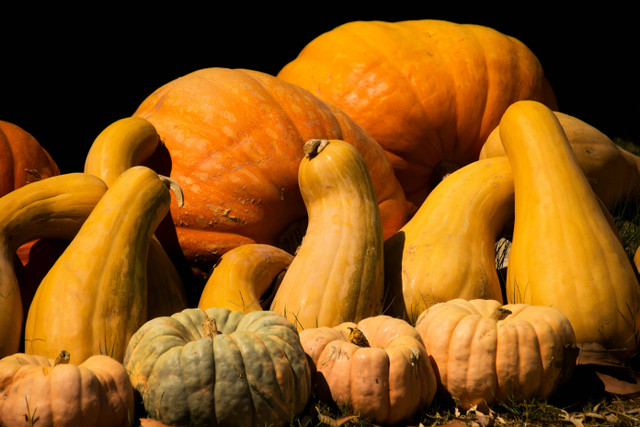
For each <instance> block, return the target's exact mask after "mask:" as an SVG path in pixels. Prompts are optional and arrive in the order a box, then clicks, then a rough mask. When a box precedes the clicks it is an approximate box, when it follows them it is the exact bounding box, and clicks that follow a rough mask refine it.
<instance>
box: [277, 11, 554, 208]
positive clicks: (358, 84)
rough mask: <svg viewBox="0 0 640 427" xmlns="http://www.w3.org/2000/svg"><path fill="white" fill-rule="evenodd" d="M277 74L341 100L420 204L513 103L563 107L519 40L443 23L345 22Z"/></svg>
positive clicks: (469, 157)
mask: <svg viewBox="0 0 640 427" xmlns="http://www.w3.org/2000/svg"><path fill="white" fill-rule="evenodd" d="M278 77H279V78H281V79H283V80H286V81H288V82H291V83H294V84H297V85H299V86H301V87H304V88H306V89H308V90H309V91H311V92H312V93H313V94H315V95H317V96H318V97H320V98H321V99H323V100H325V101H327V102H330V103H332V104H334V105H336V106H337V107H338V108H340V109H341V110H342V111H344V112H345V113H346V114H348V115H349V117H351V118H352V119H353V120H354V121H355V122H356V123H358V124H359V125H360V126H362V127H363V128H364V130H365V131H367V132H368V133H369V134H370V135H371V136H372V137H373V138H374V139H376V140H377V141H378V142H379V143H380V145H382V146H383V147H384V149H385V151H386V153H387V155H388V156H389V158H390V159H391V161H392V163H393V167H394V170H395V172H396V176H397V177H398V179H399V180H400V183H401V184H402V186H403V188H404V190H405V193H406V196H407V199H408V200H409V201H410V202H412V203H414V204H415V206H416V207H418V206H420V204H421V203H422V201H423V200H424V199H425V197H426V195H427V194H428V192H429V191H430V190H431V188H433V185H434V184H435V182H437V181H438V175H439V173H438V169H441V168H444V169H447V168H449V167H456V165H457V166H462V165H465V164H468V163H470V162H471V161H474V160H476V159H477V158H478V153H479V151H480V148H481V146H482V144H483V142H484V140H485V139H486V137H487V135H488V134H489V132H491V131H492V130H493V129H494V128H495V127H496V126H497V124H498V121H499V120H500V117H501V116H502V113H503V112H504V111H505V109H506V108H507V107H508V106H509V105H510V104H511V103H513V102H514V101H516V100H519V99H535V100H539V101H540V102H543V103H545V104H547V105H549V106H550V107H551V108H554V109H555V108H556V99H555V95H554V93H553V91H552V90H551V87H550V85H549V83H548V81H547V80H546V78H545V75H544V73H543V70H542V66H541V64H540V62H539V61H538V59H537V58H536V56H535V55H534V54H533V52H531V51H530V50H529V49H528V48H527V47H526V46H525V45H524V44H523V43H522V42H520V41H518V40H517V39H514V38H513V37H509V36H507V35H505V34H502V33H500V32H498V31H496V30H494V29H491V28H488V27H484V26H479V25H465V24H456V23H453V22H447V21H440V20H412V21H401V22H393V23H390V22H382V21H355V22H349V23H346V24H343V25H341V26H338V27H337V28H334V29H333V30H331V31H328V32H326V33H324V34H321V35H320V36H318V37H317V38H316V39H314V40H312V41H311V42H310V43H309V44H307V46H305V47H304V49H303V50H302V51H301V52H300V54H299V55H298V57H297V58H295V59H294V60H293V61H291V62H290V63H289V64H287V65H286V66H285V67H284V68H283V69H282V70H281V71H280V72H279V73H278Z"/></svg>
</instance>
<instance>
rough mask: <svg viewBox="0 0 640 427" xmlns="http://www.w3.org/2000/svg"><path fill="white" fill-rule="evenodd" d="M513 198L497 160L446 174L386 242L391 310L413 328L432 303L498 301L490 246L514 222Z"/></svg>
mask: <svg viewBox="0 0 640 427" xmlns="http://www.w3.org/2000/svg"><path fill="white" fill-rule="evenodd" d="M513 196H514V189H513V177H512V174H511V165H510V164H509V160H508V159H507V158H506V157H504V156H502V157H496V158H491V159H484V160H478V161H476V162H473V163H470V164H468V165H467V166H464V167H462V168H460V169H458V170H456V171H455V172H453V173H451V174H450V175H448V176H446V177H445V178H444V179H443V180H442V181H441V182H440V183H439V184H438V185H437V186H436V187H435V188H434V189H433V191H432V192H431V193H429V195H428V196H427V198H426V199H425V201H424V202H423V204H422V205H421V206H420V208H419V209H418V211H417V212H416V213H415V215H414V216H413V217H412V218H411V220H409V221H408V222H407V224H405V225H404V227H402V228H401V229H400V230H399V231H398V233H396V234H395V235H394V236H392V237H390V238H389V239H387V241H386V242H385V246H384V251H385V277H386V280H385V284H386V285H387V286H389V289H388V291H387V295H386V301H388V304H389V306H390V310H391V313H392V314H393V315H394V316H396V317H405V316H406V317H407V319H408V320H409V321H410V322H411V323H413V322H415V320H416V319H417V317H418V316H419V315H420V313H422V312H423V311H424V310H426V309H427V308H428V307H430V306H432V305H434V304H436V303H439V302H445V301H449V300H452V299H456V298H463V299H479V298H482V299H494V300H497V301H500V302H502V291H501V288H500V281H499V278H498V274H497V270H496V258H495V242H496V240H497V239H498V237H499V234H500V233H501V232H502V231H503V229H504V228H505V227H506V226H507V225H508V224H510V221H511V219H512V217H513V203H514V200H513Z"/></svg>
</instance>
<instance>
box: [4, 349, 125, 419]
mask: <svg viewBox="0 0 640 427" xmlns="http://www.w3.org/2000/svg"><path fill="white" fill-rule="evenodd" d="M72 357H73V355H70V354H69V353H68V352H66V351H62V352H60V355H59V356H58V358H57V359H55V360H53V359H47V358H45V357H43V356H33V355H27V354H23V353H16V354H13V355H11V356H7V357H5V358H3V359H0V391H1V392H2V395H1V396H0V425H2V426H7V427H11V426H26V425H36V426H39V425H43V426H51V427H56V426H67V427H72V426H78V427H84V426H96V427H101V426H104V427H113V426H127V425H131V424H132V421H133V415H134V397H133V386H132V385H131V381H130V380H129V376H128V374H127V372H126V371H125V369H124V366H123V365H122V364H121V363H119V362H117V361H116V360H114V359H112V358H110V357H108V356H104V355H96V356H93V357H91V358H89V359H87V360H85V361H84V362H83V363H81V364H78V365H76V364H73V363H70V359H71V358H72Z"/></svg>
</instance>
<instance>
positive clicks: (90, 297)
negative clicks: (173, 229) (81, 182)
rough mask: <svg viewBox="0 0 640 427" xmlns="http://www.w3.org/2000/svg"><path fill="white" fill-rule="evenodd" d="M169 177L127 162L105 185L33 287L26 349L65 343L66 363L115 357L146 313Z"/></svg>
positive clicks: (50, 349) (42, 350)
mask: <svg viewBox="0 0 640 427" xmlns="http://www.w3.org/2000/svg"><path fill="white" fill-rule="evenodd" d="M170 183H171V182H170V180H169V179H168V178H164V177H161V176H159V175H158V174H157V173H156V172H154V171H153V170H151V169H149V168H147V167H144V166H135V167H131V168H129V169H127V170H126V171H125V172H124V173H123V174H122V175H121V176H120V177H119V178H118V179H117V180H116V181H115V182H114V183H113V184H112V185H111V186H110V187H109V188H108V189H107V191H106V192H105V193H104V195H103V196H102V198H101V199H100V201H99V202H98V203H97V204H96V206H95V208H94V209H93V211H92V212H91V214H90V215H89V217H88V218H87V219H86V221H85V223H84V224H83V225H82V227H81V228H80V230H79V231H78V233H77V234H76V236H75V237H74V238H73V240H72V241H71V242H70V243H69V246H68V247H67V248H66V250H65V251H64V252H63V253H62V255H60V257H59V258H58V260H57V261H56V263H55V264H54V265H53V267H52V268H51V270H49V272H48V273H47V275H46V276H45V277H44V279H43V280H42V282H41V283H40V286H39V287H38V289H37V291H36V293H35V296H34V298H33V301H32V303H31V307H30V309H29V313H28V316H27V323H26V327H25V352H26V353H29V354H37V355H42V356H45V357H48V358H54V357H55V356H56V355H57V354H58V353H59V352H60V349H65V350H67V351H69V352H70V353H71V354H73V357H74V363H81V362H82V361H83V360H85V359H87V358H88V357H90V356H92V355H94V354H107V355H109V356H111V357H113V358H114V359H116V360H118V361H122V360H123V357H124V353H125V350H126V346H127V343H128V341H129V338H130V337H131V335H133V333H135V331H136V330H137V329H138V328H139V327H140V326H142V324H143V323H144V322H145V321H146V320H147V262H146V260H147V256H148V252H149V242H150V240H151V238H152V235H153V232H154V230H155V228H156V227H157V225H158V223H159V222H160V221H161V220H162V218H163V217H164V216H165V215H166V214H167V212H168V211H169V205H170V203H171V196H170V193H169V188H168V187H169V186H170ZM171 188H172V189H174V192H175V191H177V189H176V188H177V187H175V186H172V187H171ZM178 193H179V191H178Z"/></svg>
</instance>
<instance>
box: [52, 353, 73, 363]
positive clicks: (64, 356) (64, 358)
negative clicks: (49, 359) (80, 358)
mask: <svg viewBox="0 0 640 427" xmlns="http://www.w3.org/2000/svg"><path fill="white" fill-rule="evenodd" d="M70 360H71V353H69V352H68V351H67V350H62V351H61V352H60V354H58V357H56V360H54V362H53V366H58V365H65V364H67V363H69V361H70Z"/></svg>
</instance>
